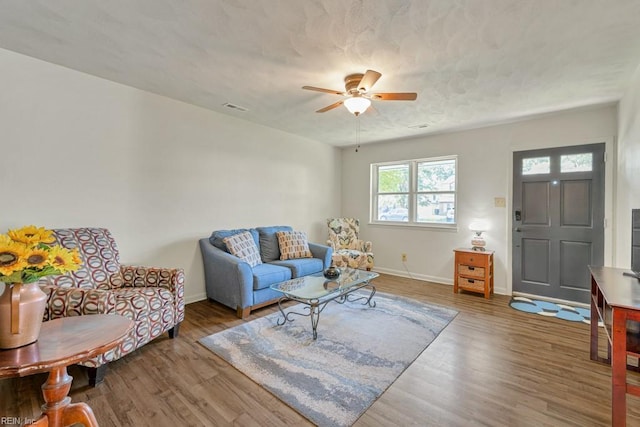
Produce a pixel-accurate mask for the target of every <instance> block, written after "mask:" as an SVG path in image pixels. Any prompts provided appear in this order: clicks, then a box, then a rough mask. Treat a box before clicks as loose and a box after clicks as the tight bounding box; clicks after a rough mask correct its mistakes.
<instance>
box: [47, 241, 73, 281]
mask: <svg viewBox="0 0 640 427" xmlns="http://www.w3.org/2000/svg"><path fill="white" fill-rule="evenodd" d="M74 251H75V250H74ZM74 251H70V250H69V249H66V248H63V247H60V246H53V247H52V248H51V250H50V251H49V262H50V263H51V265H52V266H53V268H55V269H56V270H58V271H59V272H60V274H64V273H67V272H69V271H76V270H77V269H78V268H79V267H80V265H79V264H78V263H77V262H76V259H77V257H76V256H74Z"/></svg>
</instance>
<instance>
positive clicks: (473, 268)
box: [467, 266, 476, 271]
mask: <svg viewBox="0 0 640 427" xmlns="http://www.w3.org/2000/svg"><path fill="white" fill-rule="evenodd" d="M467 268H468V269H469V270H471V271H473V270H475V269H476V268H475V267H469V266H467Z"/></svg>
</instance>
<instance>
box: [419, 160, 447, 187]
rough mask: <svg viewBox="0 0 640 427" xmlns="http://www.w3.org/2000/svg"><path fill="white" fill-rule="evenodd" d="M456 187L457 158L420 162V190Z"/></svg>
mask: <svg viewBox="0 0 640 427" xmlns="http://www.w3.org/2000/svg"><path fill="white" fill-rule="evenodd" d="M455 189H456V161H455V160H441V161H433V162H423V163H418V191H451V190H455Z"/></svg>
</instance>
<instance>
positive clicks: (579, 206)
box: [561, 180, 593, 227]
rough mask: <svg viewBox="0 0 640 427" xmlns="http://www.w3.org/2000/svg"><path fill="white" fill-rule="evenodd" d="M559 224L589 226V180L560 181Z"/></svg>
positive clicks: (590, 208) (590, 206)
mask: <svg viewBox="0 0 640 427" xmlns="http://www.w3.org/2000/svg"><path fill="white" fill-rule="evenodd" d="M561 197H562V199H561V203H562V205H561V209H562V210H561V224H562V225H563V226H576V227H590V226H591V223H592V219H591V215H592V214H591V211H592V210H593V209H592V203H591V202H592V200H591V181H590V180H581V181H566V182H563V183H562V196H561Z"/></svg>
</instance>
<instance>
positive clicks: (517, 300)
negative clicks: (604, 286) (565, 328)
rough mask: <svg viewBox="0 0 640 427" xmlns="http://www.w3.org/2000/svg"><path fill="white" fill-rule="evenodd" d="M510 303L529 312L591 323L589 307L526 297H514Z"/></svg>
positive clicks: (517, 308) (512, 306) (513, 306)
mask: <svg viewBox="0 0 640 427" xmlns="http://www.w3.org/2000/svg"><path fill="white" fill-rule="evenodd" d="M509 305H510V306H511V308H515V309H516V310H520V311H524V312H527V313H535V314H540V315H542V316H547V317H557V318H558V319H563V320H569V321H571V322H582V323H586V324H591V310H589V309H588V308H583V307H572V306H570V305H566V304H557V303H554V302H549V301H542V300H537V299H531V298H525V297H513V298H511V301H510V302H509Z"/></svg>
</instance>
